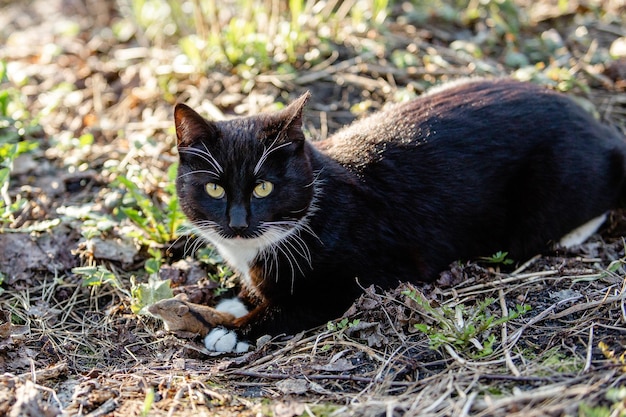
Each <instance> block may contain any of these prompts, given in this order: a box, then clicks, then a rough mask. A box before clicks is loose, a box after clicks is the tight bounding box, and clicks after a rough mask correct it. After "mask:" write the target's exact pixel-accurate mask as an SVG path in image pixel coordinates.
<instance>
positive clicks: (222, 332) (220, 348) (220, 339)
mask: <svg viewBox="0 0 626 417" xmlns="http://www.w3.org/2000/svg"><path fill="white" fill-rule="evenodd" d="M204 346H206V348H207V350H210V351H211V352H219V353H226V352H228V353H231V352H234V353H244V352H247V351H248V350H249V349H250V344H248V343H246V342H238V341H237V333H235V332H234V331H232V330H226V329H224V328H222V327H218V328H216V329H213V330H211V331H210V332H209V334H207V335H206V337H205V338H204Z"/></svg>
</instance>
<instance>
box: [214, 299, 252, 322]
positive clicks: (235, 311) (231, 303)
mask: <svg viewBox="0 0 626 417" xmlns="http://www.w3.org/2000/svg"><path fill="white" fill-rule="evenodd" d="M215 309H216V310H217V311H223V312H224V313H230V314H232V315H233V316H235V317H237V318H239V317H243V316H245V315H246V314H248V309H247V308H246V306H245V305H244V304H243V303H242V302H241V300H240V299H239V298H236V297H235V298H229V299H226V300H222V301H220V302H219V303H217V305H216V306H215Z"/></svg>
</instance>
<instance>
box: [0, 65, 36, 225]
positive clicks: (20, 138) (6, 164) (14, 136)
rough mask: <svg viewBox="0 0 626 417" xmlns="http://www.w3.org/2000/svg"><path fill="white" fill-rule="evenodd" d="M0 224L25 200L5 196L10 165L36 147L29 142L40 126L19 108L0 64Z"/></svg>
mask: <svg viewBox="0 0 626 417" xmlns="http://www.w3.org/2000/svg"><path fill="white" fill-rule="evenodd" d="M0 87H2V89H1V90H0V161H1V162H0V223H10V222H12V221H13V217H14V214H15V213H17V212H19V211H20V210H21V209H22V208H23V207H24V205H25V204H26V200H24V199H21V198H19V197H17V198H15V200H13V199H12V198H11V196H10V195H9V183H10V179H11V172H12V171H13V163H14V162H15V160H16V159H17V157H18V156H20V155H22V154H24V153H27V152H30V151H33V150H35V149H37V147H38V146H39V145H38V143H37V142H35V141H34V140H33V139H32V136H33V135H34V134H39V133H40V132H41V126H39V124H38V123H37V122H36V121H35V120H29V115H28V113H27V112H26V110H25V109H24V107H23V104H22V103H23V102H24V100H22V98H21V95H20V92H19V89H18V88H16V87H14V86H12V85H10V83H9V80H8V74H7V65H6V63H5V62H3V61H0Z"/></svg>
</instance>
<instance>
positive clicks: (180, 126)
mask: <svg viewBox="0 0 626 417" xmlns="http://www.w3.org/2000/svg"><path fill="white" fill-rule="evenodd" d="M174 124H175V125H176V137H177V139H178V147H179V148H185V147H188V146H191V145H193V144H195V143H196V142H197V141H199V140H200V139H202V138H206V137H216V136H217V129H216V127H215V125H214V124H213V123H211V122H210V121H208V120H206V119H204V118H203V117H202V116H200V115H199V114H198V113H196V112H195V111H194V110H193V109H192V108H191V107H189V106H187V105H185V104H182V103H178V104H176V107H175V108H174Z"/></svg>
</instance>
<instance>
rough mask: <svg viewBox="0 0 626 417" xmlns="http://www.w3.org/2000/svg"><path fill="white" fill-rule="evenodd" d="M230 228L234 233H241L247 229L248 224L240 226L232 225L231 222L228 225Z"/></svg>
mask: <svg viewBox="0 0 626 417" xmlns="http://www.w3.org/2000/svg"><path fill="white" fill-rule="evenodd" d="M230 228H231V229H232V231H233V232H235V234H236V235H240V236H241V235H243V234H244V233H245V231H246V230H248V225H247V224H246V225H242V226H233V225H232V224H231V225H230Z"/></svg>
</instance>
